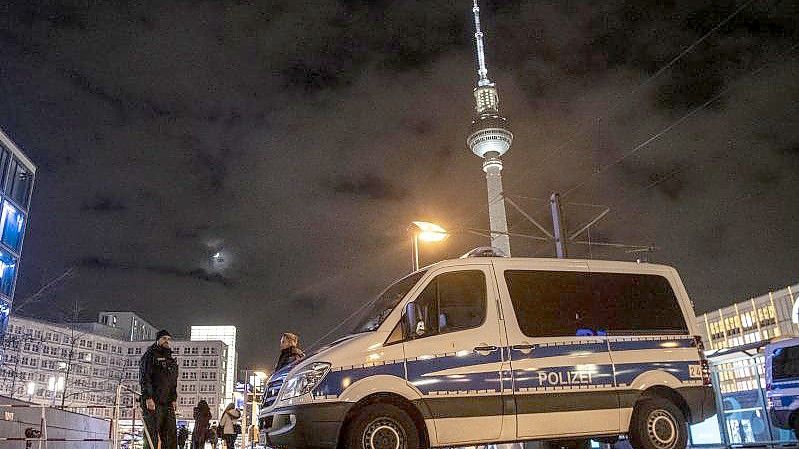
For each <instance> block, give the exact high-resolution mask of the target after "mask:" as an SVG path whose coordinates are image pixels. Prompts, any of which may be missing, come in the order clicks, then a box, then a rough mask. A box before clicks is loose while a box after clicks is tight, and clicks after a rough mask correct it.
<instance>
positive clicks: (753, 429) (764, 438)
mask: <svg viewBox="0 0 799 449" xmlns="http://www.w3.org/2000/svg"><path fill="white" fill-rule="evenodd" d="M732 355H733V356H730V354H728V355H727V356H726V357H720V358H719V359H716V360H713V359H712V358H711V364H710V368H711V375H712V378H713V386H714V388H715V390H716V409H717V410H718V411H719V413H718V415H717V416H715V417H713V418H711V419H709V420H707V421H706V422H704V423H702V424H699V425H695V426H691V429H690V436H691V438H690V440H691V441H690V443H691V446H693V447H702V446H726V447H744V446H747V447H786V446H794V447H795V446H799V442H797V439H796V437H795V436H794V434H793V431H791V430H787V429H780V428H778V427H776V426H775V425H774V424H773V423H772V422H771V418H770V416H769V413H768V409H767V407H766V391H765V387H766V381H765V358H764V357H763V354H762V353H757V352H753V353H751V354H748V353H746V352H738V353H734V354H732Z"/></svg>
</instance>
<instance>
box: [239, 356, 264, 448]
mask: <svg viewBox="0 0 799 449" xmlns="http://www.w3.org/2000/svg"><path fill="white" fill-rule="evenodd" d="M267 377H269V376H268V375H267V374H266V371H264V370H249V369H248V370H244V380H245V384H244V413H243V414H242V416H243V417H244V419H243V420H242V426H241V427H242V434H243V435H242V448H244V447H246V446H247V443H248V440H249V439H250V436H251V435H250V427H249V426H248V425H247V420H248V418H249V421H250V426H254V425H256V423H257V418H256V417H257V415H258V414H257V412H256V410H255V408H256V403H257V402H258V388H259V387H261V386H263V385H264V382H265V381H266V378H267ZM250 386H252V403H251V405H250V414H249V415H248V413H247V403H248V402H249V401H250V391H249V389H250ZM249 443H250V446H255V441H254V439H253V441H250V442H249Z"/></svg>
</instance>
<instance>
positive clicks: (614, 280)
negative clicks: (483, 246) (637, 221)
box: [505, 270, 687, 337]
mask: <svg viewBox="0 0 799 449" xmlns="http://www.w3.org/2000/svg"><path fill="white" fill-rule="evenodd" d="M505 281H506V283H507V284H508V292H509V293H510V297H511V301H512V303H513V308H514V310H515V311H516V317H517V319H518V321H519V326H520V327H521V330H522V332H523V333H524V334H525V335H527V336H529V337H550V336H592V335H599V336H604V335H608V334H613V335H624V334H641V333H645V332H654V333H672V332H674V333H686V332H687V327H686V324H685V318H684V317H683V315H682V311H681V310H680V306H679V304H678V303H677V297H676V296H675V294H674V291H673V290H672V288H671V286H670V285H669V282H668V280H667V279H666V278H664V277H662V276H656V275H644V274H626V273H586V272H576V271H523V270H511V271H506V272H505Z"/></svg>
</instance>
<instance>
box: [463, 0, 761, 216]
mask: <svg viewBox="0 0 799 449" xmlns="http://www.w3.org/2000/svg"><path fill="white" fill-rule="evenodd" d="M755 1H756V0H747V1H746V2H744V3H743V4H742V5H741V6H739V7H738V8H736V9H735V11H733V12H732V13H730V14H729V15H727V16H726V17H725V18H724V19H723V20H721V21H720V22H719V23H718V24H716V25H715V26H714V27H713V28H711V29H710V30H708V31H707V32H706V33H705V34H703V35H702V36H701V37H699V38H698V39H697V40H696V41H694V42H693V43H691V44H690V45H688V46H687V47H685V48H684V49H683V50H682V51H680V53H678V54H677V55H676V56H674V57H673V58H672V59H671V60H669V62H667V63H666V64H665V65H663V66H662V67H661V68H659V69H658V70H657V71H656V72H655V73H653V74H652V75H650V76H649V77H647V79H646V80H644V81H643V82H641V83H640V84H639V85H638V86H636V87H635V88H634V89H632V90H631V91H630V92H628V93H627V94H624V95H623V96H620V97H617V99H616V101H615V102H613V103H612V104H611V106H610V107H609V108H607V110H606V112H605V113H604V114H603V115H602V116H601V118H608V117H609V116H610V115H611V114H612V113H614V112H616V110H617V109H618V108H619V107H620V106H621V105H622V104H623V103H626V101H627V100H628V99H629V98H630V97H632V96H634V95H637V94H638V93H640V91H641V90H642V89H643V88H644V87H646V86H648V85H649V84H650V83H651V82H652V81H653V80H655V79H656V78H658V77H659V76H660V75H662V74H663V73H665V72H666V71H667V70H668V69H669V68H671V67H672V66H673V65H674V64H676V63H677V61H679V60H680V59H682V58H683V57H685V55H687V54H688V53H690V52H691V51H693V50H694V49H695V48H696V47H697V46H698V45H700V44H701V43H702V42H704V41H705V40H707V38H709V37H710V36H711V35H713V34H714V33H715V32H716V31H718V30H719V29H721V28H722V27H723V26H724V25H726V24H727V23H729V22H730V21H731V20H732V19H733V18H735V17H736V16H737V15H738V14H740V13H741V11H743V10H744V9H746V8H747V7H748V6H749V5H751V4H752V3H754V2H755ZM593 118H597V117H593ZM582 128H583V129H582V130H581V131H579V132H578V133H577V134H575V135H573V136H572V137H571V138H570V139H568V140H567V141H566V142H565V143H564V144H563V145H560V146H559V147H557V148H556V149H554V150H551V151H549V152H548V154H546V155H545V156H544V158H543V159H542V160H541V161H540V162H539V163H538V164H536V165H533V166H531V167H532V168H531V169H530V170H525V171H522V172H521V174H522V175H526V174H530V173H531V171H532V170H533V169H535V168H536V167H541V166H542V165H544V164H545V163H547V162H549V161H550V160H551V159H552V158H553V157H554V156H555V155H557V154H561V151H563V150H565V149H566V148H567V146H568V145H569V144H571V143H573V142H574V141H576V140H577V139H578V138H579V137H582V136H584V135H585V134H587V133H588V132H589V131H590V128H589V127H588V126H587V125H584V126H583V127H582ZM578 130H579V128H578ZM572 151H573V150H572ZM520 179H522V178H521V177H520V176H517V177H516V181H515V182H513V181H511V182H510V183H509V184H512V185H513V187H516V185H518V183H519V180H520ZM505 190H508V189H507V186H506V189H505ZM502 198H503V195H502V194H499V195H497V196H495V197H494V198H492V199H490V200H488V201H486V202H484V203H481V204H482V205H483V206H482V207H481V208H479V209H476V210H475V212H473V213H471V214H470V215H467V217H466V218H465V219H464V220H461V222H463V223H467V222H471V221H472V220H473V219H474V218H475V217H476V216H477V215H479V214H480V211H482V210H483V208H484V207H486V206H490V205H491V204H493V203H495V202H497V201H499V200H500V199H502Z"/></svg>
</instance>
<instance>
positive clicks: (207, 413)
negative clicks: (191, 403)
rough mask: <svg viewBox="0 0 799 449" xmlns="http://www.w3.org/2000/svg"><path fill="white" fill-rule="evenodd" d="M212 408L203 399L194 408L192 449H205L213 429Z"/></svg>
mask: <svg viewBox="0 0 799 449" xmlns="http://www.w3.org/2000/svg"><path fill="white" fill-rule="evenodd" d="M210 424H211V408H210V407H208V402H206V401H205V399H201V400H200V402H198V403H197V407H194V431H193V432H192V434H191V449H203V448H205V441H206V440H207V439H208V437H209V434H210V433H211V429H210V428H209V426H210Z"/></svg>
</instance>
